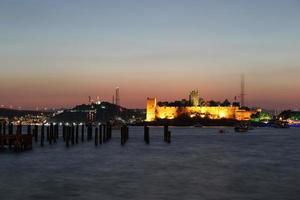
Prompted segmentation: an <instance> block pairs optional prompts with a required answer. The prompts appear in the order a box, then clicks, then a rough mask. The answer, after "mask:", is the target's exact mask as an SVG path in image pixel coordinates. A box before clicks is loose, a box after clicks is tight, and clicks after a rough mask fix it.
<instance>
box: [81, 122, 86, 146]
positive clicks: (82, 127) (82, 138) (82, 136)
mask: <svg viewBox="0 0 300 200" xmlns="http://www.w3.org/2000/svg"><path fill="white" fill-rule="evenodd" d="M84 128H85V127H84V124H82V125H81V142H82V143H83V142H84Z"/></svg>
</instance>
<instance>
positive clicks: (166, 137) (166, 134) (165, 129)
mask: <svg viewBox="0 0 300 200" xmlns="http://www.w3.org/2000/svg"><path fill="white" fill-rule="evenodd" d="M168 131H169V127H168V125H164V141H165V142H168Z"/></svg>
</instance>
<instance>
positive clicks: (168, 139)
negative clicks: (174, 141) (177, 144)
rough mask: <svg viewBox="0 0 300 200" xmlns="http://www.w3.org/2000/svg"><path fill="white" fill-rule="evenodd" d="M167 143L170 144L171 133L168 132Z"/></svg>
mask: <svg viewBox="0 0 300 200" xmlns="http://www.w3.org/2000/svg"><path fill="white" fill-rule="evenodd" d="M167 143H171V131H168V135H167Z"/></svg>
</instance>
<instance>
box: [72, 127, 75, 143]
mask: <svg viewBox="0 0 300 200" xmlns="http://www.w3.org/2000/svg"><path fill="white" fill-rule="evenodd" d="M71 144H72V145H74V144H75V127H74V124H72V125H71Z"/></svg>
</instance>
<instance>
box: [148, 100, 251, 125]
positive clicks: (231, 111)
mask: <svg viewBox="0 0 300 200" xmlns="http://www.w3.org/2000/svg"><path fill="white" fill-rule="evenodd" d="M252 113H253V112H251V111H245V110H240V109H239V107H234V106H229V107H223V106H216V107H208V106H203V107H200V106H188V107H173V106H157V105H156V99H155V98H151V99H150V98H148V99H147V118H146V121H155V119H174V118H176V117H178V116H180V115H183V114H184V115H188V116H190V117H196V116H197V117H202V118H204V117H208V118H210V119H237V120H249V119H250V118H251V115H252Z"/></svg>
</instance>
